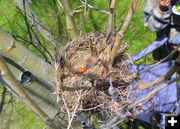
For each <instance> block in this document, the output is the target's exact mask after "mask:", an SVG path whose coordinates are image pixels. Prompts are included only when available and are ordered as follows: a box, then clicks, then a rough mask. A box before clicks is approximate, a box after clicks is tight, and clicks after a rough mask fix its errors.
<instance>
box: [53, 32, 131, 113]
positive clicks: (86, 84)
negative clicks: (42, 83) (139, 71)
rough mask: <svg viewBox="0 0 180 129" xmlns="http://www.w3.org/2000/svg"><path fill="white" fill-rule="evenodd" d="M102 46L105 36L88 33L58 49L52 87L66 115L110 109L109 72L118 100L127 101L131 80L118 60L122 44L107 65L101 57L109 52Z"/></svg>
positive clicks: (122, 47) (101, 111) (104, 45)
mask: <svg viewBox="0 0 180 129" xmlns="http://www.w3.org/2000/svg"><path fill="white" fill-rule="evenodd" d="M106 48H107V45H106V36H105V35H104V34H102V33H92V34H89V35H87V36H84V37H80V38H79V39H77V40H74V41H71V42H69V43H67V45H65V46H64V47H63V48H62V49H61V50H60V51H59V53H58V55H57V62H56V63H58V64H59V67H58V69H57V71H56V72H57V74H56V78H55V86H54V90H55V93H56V95H57V98H59V99H58V102H57V103H58V104H59V105H60V106H59V108H60V109H61V111H64V112H66V113H67V114H68V115H72V113H73V112H79V111H85V112H89V113H91V114H93V112H99V113H104V112H113V111H112V110H111V109H112V106H111V105H109V104H111V103H113V102H112V101H114V100H113V97H112V96H111V95H110V94H109V93H108V88H109V77H110V76H111V77H112V84H113V86H114V89H115V90H117V94H118V95H117V96H119V98H121V100H120V101H122V102H119V104H121V103H123V104H124V103H125V102H124V101H127V100H126V95H127V94H128V86H129V84H130V82H131V80H129V79H127V78H128V76H129V72H128V69H127V66H126V65H125V64H124V63H123V61H122V57H123V56H124V51H125V49H126V46H120V49H119V54H118V59H116V61H115V64H114V66H113V67H111V68H109V67H108V65H107V64H105V63H104V62H103V61H102V59H103V58H106V57H108V54H110V53H108V52H107V51H106V50H107V49H106ZM109 48H110V47H109ZM103 60H104V59H103ZM79 97H80V99H79ZM123 98H124V99H123ZM77 104H78V105H77ZM77 106H78V108H77ZM75 107H76V108H75ZM117 107H118V106H117ZM75 109H76V111H75Z"/></svg>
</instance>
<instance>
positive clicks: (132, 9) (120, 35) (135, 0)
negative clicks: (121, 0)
mask: <svg viewBox="0 0 180 129" xmlns="http://www.w3.org/2000/svg"><path fill="white" fill-rule="evenodd" d="M138 1H139V0H133V1H132V4H131V7H130V8H129V11H128V14H127V16H126V18H125V20H124V23H123V26H122V28H121V30H120V31H119V32H118V33H117V36H116V40H115V42H114V45H113V48H112V51H111V60H110V66H112V65H113V62H114V58H115V57H116V55H117V50H118V48H119V45H120V43H121V40H122V38H123V37H124V33H125V32H126V30H127V28H128V26H129V23H130V21H131V19H132V17H133V15H134V12H135V9H136V6H137V4H138Z"/></svg>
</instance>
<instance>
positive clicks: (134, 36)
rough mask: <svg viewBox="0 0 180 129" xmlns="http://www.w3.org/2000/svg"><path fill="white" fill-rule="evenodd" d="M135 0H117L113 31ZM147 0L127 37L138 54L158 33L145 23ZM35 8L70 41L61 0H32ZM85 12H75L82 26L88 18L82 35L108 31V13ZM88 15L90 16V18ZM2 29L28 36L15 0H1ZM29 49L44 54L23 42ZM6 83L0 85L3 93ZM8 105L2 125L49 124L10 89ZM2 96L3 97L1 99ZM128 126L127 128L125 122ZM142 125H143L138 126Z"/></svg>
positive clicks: (101, 0)
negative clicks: (12, 93)
mask: <svg viewBox="0 0 180 129" xmlns="http://www.w3.org/2000/svg"><path fill="white" fill-rule="evenodd" d="M131 1H132V0H117V4H116V7H115V13H114V23H113V24H114V27H113V31H114V32H117V31H118V30H119V29H120V28H121V26H122V23H123V20H124V17H125V15H126V14H127V10H128V8H129V5H130V4H131ZM145 1H146V0H140V2H139V4H138V7H137V10H136V13H135V16H134V17H133V19H132V22H131V24H130V26H129V28H128V31H127V33H126V34H125V37H124V42H123V43H127V44H128V45H129V49H128V53H129V54H130V55H134V54H136V53H138V52H139V51H140V50H142V49H143V48H145V47H146V46H148V45H149V44H150V43H151V42H153V41H154V40H155V38H156V37H155V33H152V32H150V31H149V30H147V29H146V28H144V26H143V20H142V14H143V13H142V10H143V6H144V3H145ZM72 3H73V7H74V8H77V7H78V6H80V5H81V3H79V2H78V0H72ZM88 3H89V4H91V5H92V6H93V7H95V8H98V9H102V10H108V4H109V1H108V0H89V1H88ZM31 8H32V10H33V11H34V12H35V13H36V15H37V16H38V17H39V18H40V19H41V21H42V22H43V23H44V24H45V26H46V27H47V28H48V29H49V31H50V32H51V33H52V34H53V35H54V37H55V38H56V40H57V41H58V42H59V44H60V46H61V45H64V44H66V43H67V42H68V41H69V40H70V37H69V36H68V33H67V31H66V21H65V14H64V10H63V8H62V6H61V4H60V3H59V0H32V4H31ZM80 9H82V12H80V13H76V14H75V21H76V25H77V28H80V27H81V24H82V21H86V23H85V25H84V26H83V27H82V30H81V31H80V34H81V35H84V34H87V33H90V32H96V31H100V32H102V33H105V32H106V28H107V15H106V14H103V13H101V12H97V11H94V10H91V9H90V10H88V8H85V7H83V8H80ZM86 15H87V19H86ZM0 30H3V31H6V32H8V33H11V34H14V35H20V36H21V37H23V38H25V39H28V34H27V29H26V25H25V21H24V19H23V17H22V15H21V14H20V13H19V11H18V9H17V8H16V6H15V3H14V2H13V0H0ZM39 37H40V40H41V42H42V43H43V44H44V45H45V46H46V47H47V48H48V47H49V46H48V43H47V41H46V40H45V39H44V38H43V37H42V36H41V35H39ZM22 44H23V45H24V46H26V47H27V48H28V49H29V50H31V51H33V52H34V53H35V54H36V55H38V56H40V57H42V56H41V54H40V53H39V52H38V51H37V50H36V49H35V48H34V47H32V46H31V45H29V44H27V43H25V42H22ZM137 63H138V64H149V63H153V60H152V55H149V56H147V57H145V58H143V59H141V60H139V61H138V62H137ZM1 92H2V86H0V93H1ZM6 94H8V95H7V97H6V100H5V105H4V108H3V111H2V113H1V114H0V129H42V128H43V127H45V125H44V122H42V121H41V120H40V119H39V118H38V117H37V116H36V115H35V114H34V113H33V112H32V111H30V110H29V109H28V108H27V107H25V106H24V105H23V104H22V103H21V102H20V101H19V100H17V99H16V98H14V97H12V95H11V94H10V93H9V92H7V93H6ZM1 97H2V96H0V100H1ZM124 128H127V127H126V125H124ZM138 128H142V127H141V126H138Z"/></svg>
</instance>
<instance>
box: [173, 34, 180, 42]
mask: <svg viewBox="0 0 180 129" xmlns="http://www.w3.org/2000/svg"><path fill="white" fill-rule="evenodd" d="M172 44H174V45H178V44H180V34H177V35H176V36H175V38H174V39H173V40H172Z"/></svg>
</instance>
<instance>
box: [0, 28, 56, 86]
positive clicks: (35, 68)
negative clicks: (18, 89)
mask: <svg viewBox="0 0 180 129" xmlns="http://www.w3.org/2000/svg"><path fill="white" fill-rule="evenodd" d="M0 54H2V55H3V56H5V57H8V58H9V59H11V60H13V61H14V62H16V63H17V64H19V65H20V66H22V67H23V68H24V69H26V70H28V71H30V72H31V73H33V74H34V75H36V76H37V77H39V78H41V79H43V80H46V81H47V82H49V83H51V82H52V81H53V79H54V74H55V70H54V68H53V67H52V66H51V65H49V64H48V63H47V62H45V61H44V60H43V59H41V58H39V57H37V56H36V55H34V54H33V53H32V52H30V51H29V50H28V49H26V48H25V47H24V46H22V45H21V44H20V43H18V42H17V41H16V40H15V39H14V38H13V37H11V36H10V35H8V34H7V33H5V32H3V31H0Z"/></svg>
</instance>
